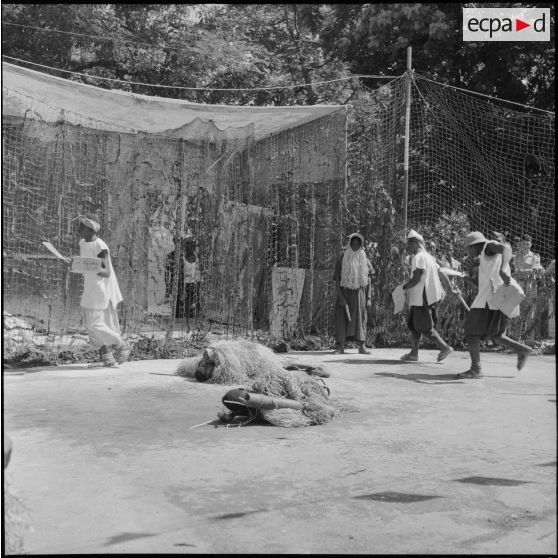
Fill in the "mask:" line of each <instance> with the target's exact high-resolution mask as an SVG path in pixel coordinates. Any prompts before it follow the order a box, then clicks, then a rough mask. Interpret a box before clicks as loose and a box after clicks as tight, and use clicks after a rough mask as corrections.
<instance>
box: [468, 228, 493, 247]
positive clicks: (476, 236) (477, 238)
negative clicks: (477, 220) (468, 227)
mask: <svg viewBox="0 0 558 558" xmlns="http://www.w3.org/2000/svg"><path fill="white" fill-rule="evenodd" d="M482 242H488V238H486V237H485V236H484V234H482V233H481V232H479V231H473V232H470V233H469V234H468V235H467V236H466V237H465V247H467V246H473V244H481V243H482Z"/></svg>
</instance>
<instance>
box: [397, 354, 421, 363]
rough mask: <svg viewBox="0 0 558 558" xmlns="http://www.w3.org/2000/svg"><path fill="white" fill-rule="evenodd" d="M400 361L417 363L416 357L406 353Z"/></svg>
mask: <svg viewBox="0 0 558 558" xmlns="http://www.w3.org/2000/svg"><path fill="white" fill-rule="evenodd" d="M400 360H404V361H406V362H418V356H415V355H412V354H411V353H407V354H406V355H403V356H402V357H401V358H400Z"/></svg>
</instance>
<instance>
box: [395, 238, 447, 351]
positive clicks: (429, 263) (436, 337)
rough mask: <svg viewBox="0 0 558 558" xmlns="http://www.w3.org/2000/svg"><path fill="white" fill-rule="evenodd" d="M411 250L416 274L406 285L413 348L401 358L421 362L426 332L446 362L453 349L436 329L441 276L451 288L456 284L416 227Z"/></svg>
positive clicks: (410, 246)
mask: <svg viewBox="0 0 558 558" xmlns="http://www.w3.org/2000/svg"><path fill="white" fill-rule="evenodd" d="M407 252H408V253H409V254H411V255H412V259H411V274H412V277H411V279H410V280H409V281H408V282H407V283H405V284H404V285H403V290H405V291H406V292H407V295H408V301H409V307H410V310H409V316H408V319H407V325H408V327H409V331H410V336H409V338H410V341H411V351H410V352H409V353H407V354H405V355H403V356H402V357H401V360H404V361H408V362H417V361H418V352H419V344H420V338H421V336H422V335H426V336H427V337H429V338H430V339H431V340H432V341H433V342H434V343H435V344H436V345H437V346H438V348H439V349H440V352H439V353H438V362H442V361H443V360H444V359H445V358H446V357H447V356H448V355H450V354H451V353H452V352H453V349H452V348H451V347H450V346H449V345H448V344H447V343H446V342H445V341H444V340H443V339H442V337H441V336H440V334H439V333H438V332H437V331H436V329H435V328H436V322H437V321H438V317H437V314H436V305H437V304H438V302H439V301H440V300H441V299H442V298H443V296H444V288H443V287H442V282H441V280H440V277H442V278H443V280H444V282H445V283H446V285H447V288H448V289H449V290H450V291H453V288H452V287H451V285H450V284H449V280H448V279H447V277H446V276H445V275H443V273H439V271H438V270H439V269H440V266H439V265H438V264H437V263H436V260H435V259H434V256H433V255H432V254H430V253H428V252H427V251H426V248H425V243H424V238H423V237H422V235H420V234H419V233H417V232H416V231H414V230H412V229H411V230H410V232H409V234H408V235H407Z"/></svg>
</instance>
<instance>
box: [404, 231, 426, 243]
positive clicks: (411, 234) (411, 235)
mask: <svg viewBox="0 0 558 558" xmlns="http://www.w3.org/2000/svg"><path fill="white" fill-rule="evenodd" d="M413 238H416V239H417V240H418V241H419V242H420V243H422V244H424V238H423V236H422V235H421V234H419V233H418V232H417V231H415V230H413V229H411V230H410V231H409V234H408V235H407V241H409V240H412V239H413Z"/></svg>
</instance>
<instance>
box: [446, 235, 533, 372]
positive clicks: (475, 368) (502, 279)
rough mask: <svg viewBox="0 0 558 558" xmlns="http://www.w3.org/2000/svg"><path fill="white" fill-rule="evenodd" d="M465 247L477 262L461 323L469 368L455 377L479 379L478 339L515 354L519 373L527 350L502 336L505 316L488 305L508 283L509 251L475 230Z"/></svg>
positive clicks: (504, 246)
mask: <svg viewBox="0 0 558 558" xmlns="http://www.w3.org/2000/svg"><path fill="white" fill-rule="evenodd" d="M465 248H467V249H468V251H469V255H470V257H471V258H472V259H475V260H476V261H478V293H477V296H476V298H475V300H474V301H473V303H472V304H471V310H470V311H469V313H468V315H467V319H466V321H465V337H466V339H467V345H468V347H469V354H470V355H471V367H470V368H469V370H467V371H466V372H462V373H461V374H458V375H457V376H455V378H456V379H461V378H481V377H482V371H481V365H480V342H481V339H492V341H493V342H494V343H498V344H499V345H503V346H504V347H508V348H510V349H512V350H513V351H515V352H516V353H517V369H518V370H521V369H522V368H523V367H524V366H525V361H526V360H527V356H528V355H529V354H530V353H531V349H530V348H529V347H528V346H527V345H523V344H521V343H518V342H517V341H513V340H512V339H510V338H509V337H508V336H507V335H506V328H507V324H508V317H507V316H506V315H505V314H503V313H502V312H501V311H500V310H498V309H497V308H496V307H495V306H493V305H492V304H491V303H490V298H491V297H492V295H493V294H494V293H495V292H496V291H497V290H498V288H499V287H500V286H502V285H504V284H506V285H509V284H510V281H511V279H510V265H509V262H510V259H511V257H512V251H511V249H510V247H509V246H508V245H506V244H502V243H501V242H495V241H490V240H488V239H487V238H485V236H484V235H483V234H482V233H481V232H478V231H474V232H472V233H469V234H468V235H467V236H466V237H465Z"/></svg>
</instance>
